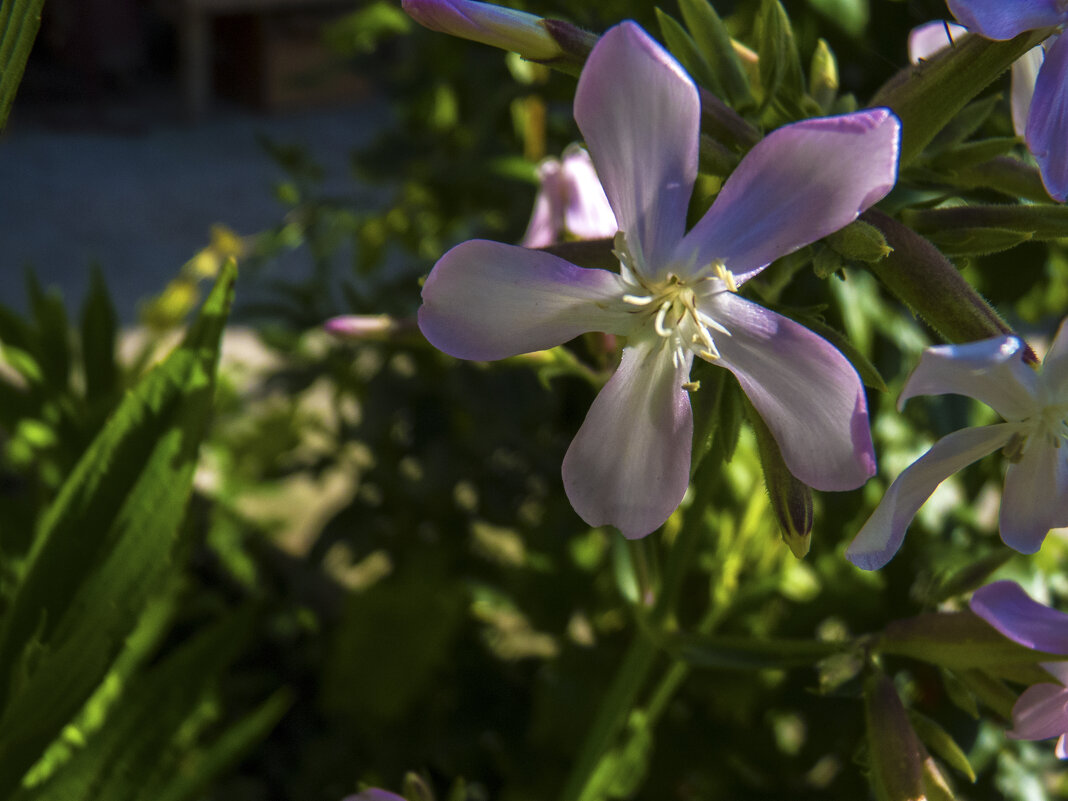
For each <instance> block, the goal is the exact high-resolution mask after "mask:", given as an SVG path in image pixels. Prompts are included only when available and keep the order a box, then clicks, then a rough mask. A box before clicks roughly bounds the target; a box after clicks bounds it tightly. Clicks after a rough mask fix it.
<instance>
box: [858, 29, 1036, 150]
mask: <svg viewBox="0 0 1068 801" xmlns="http://www.w3.org/2000/svg"><path fill="white" fill-rule="evenodd" d="M1053 32H1054V31H1053V30H1052V29H1049V28H1045V29H1042V30H1037V31H1030V32H1028V33H1024V34H1021V35H1020V36H1017V37H1016V38H1015V39H1011V40H1009V41H1007V42H995V41H991V40H989V39H984V38H983V37H981V36H977V35H975V34H970V35H968V36H964V37H962V38H961V39H960V40H959V41H958V42H957V43H956V46H955V47H947V48H945V49H944V50H942V51H941V52H939V53H936V54H935V55H934V56H932V57H931V58H930V59H927V60H925V61H924V62H923V63H922V64H919V65H917V66H913V67H907V68H906V69H905V70H903V71H901V72H900V73H898V74H897V75H895V76H894V77H893V78H891V79H890V80H889V81H888V82H887V83H886V84H885V85H884V86H883V87H882V88H881V89H880V90H879V91H878V92H876V94H875V96H874V97H873V98H872V100H871V103H870V104H869V105H871V106H889V107H890V108H891V109H893V111H894V113H896V114H897V116H898V118H900V120H901V156H900V164H901V166H902V167H906V166H908V165H909V164H911V163H912V162H913V161H914V160H915V159H916V158H917V157H918V156H919V155H920V153H922V152H923V150H924V148H926V147H927V145H928V144H929V143H930V142H931V140H933V139H934V137H935V136H936V135H937V134H938V132H939V131H941V130H942V129H943V128H945V127H946V126H947V125H948V124H949V123H950V121H951V120H952V119H953V118H954V117H956V116H957V114H958V113H959V112H960V110H961V109H962V108H964V106H965V105H966V104H967V103H968V102H969V101H970V100H971V99H972V98H973V97H975V96H976V95H978V94H979V93H980V92H981V91H983V89H984V88H986V86H988V85H989V84H990V82H991V81H993V80H994V79H995V78H997V77H998V76H999V75H1001V73H1003V72H1004V71H1005V70H1006V69H1008V68H1009V65H1011V64H1012V62H1014V61H1015V60H1016V59H1018V58H1019V57H1020V56H1022V55H1023V54H1024V53H1026V52H1027V51H1028V50H1030V49H1031V48H1032V47H1034V46H1036V45H1038V44H1039V43H1040V42H1042V41H1043V40H1044V39H1045V38H1046V37H1048V36H1049V35H1050V34H1051V33H1053Z"/></svg>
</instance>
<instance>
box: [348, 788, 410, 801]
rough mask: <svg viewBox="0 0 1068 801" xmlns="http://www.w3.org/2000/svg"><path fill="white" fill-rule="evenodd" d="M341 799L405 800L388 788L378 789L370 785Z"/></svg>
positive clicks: (362, 800) (351, 800)
mask: <svg viewBox="0 0 1068 801" xmlns="http://www.w3.org/2000/svg"><path fill="white" fill-rule="evenodd" d="M341 801H405V799H404V797H403V796H399V795H397V794H396V793H391V792H389V791H388V790H379V789H378V788H377V787H372V788H371V789H369V790H364V791H363V792H362V793H356V795H350V796H346V797H345V798H343V799H342V800H341Z"/></svg>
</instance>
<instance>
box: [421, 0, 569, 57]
mask: <svg viewBox="0 0 1068 801" xmlns="http://www.w3.org/2000/svg"><path fill="white" fill-rule="evenodd" d="M401 8H403V9H404V11H405V12H407V14H408V16H410V17H411V18H412V19H414V20H415V21H416V22H418V23H419V24H420V25H422V26H424V27H426V28H430V30H432V31H440V32H441V33H448V34H451V35H453V36H459V37H462V38H464V39H470V40H472V41H474V42H481V43H482V44H488V45H492V46H493V47H500V48H502V49H504V50H514V51H515V52H517V53H519V54H520V55H521V56H523V57H524V58H532V59H538V60H547V59H553V58H556V57H558V56H561V55H563V53H564V51H563V49H562V48H561V47H560V45H559V44H557V42H556V40H555V39H554V38H553V37H552V35H551V34H550V33H549V31H548V29H547V28H545V26H544V25H542V19H541V17H537V16H535V15H533V14H528V13H526V12H525V11H516V10H515V9H512V8H505V7H503V6H498V5H495V4H493V3H478V2H475V0H401Z"/></svg>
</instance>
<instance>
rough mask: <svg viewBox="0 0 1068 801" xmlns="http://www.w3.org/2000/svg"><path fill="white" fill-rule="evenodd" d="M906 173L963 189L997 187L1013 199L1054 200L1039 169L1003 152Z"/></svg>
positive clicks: (913, 169) (929, 181) (916, 178)
mask: <svg viewBox="0 0 1068 801" xmlns="http://www.w3.org/2000/svg"><path fill="white" fill-rule="evenodd" d="M902 177H903V178H905V179H906V180H909V181H915V182H925V183H932V184H941V185H944V186H950V187H956V188H960V189H993V190H995V191H997V192H1001V193H1002V194H1004V195H1008V196H1009V197H1010V198H1012V199H1013V200H1017V199H1019V200H1032V201H1035V202H1036V203H1050V196H1049V193H1048V192H1046V187H1045V186H1044V185H1043V184H1042V176H1041V175H1039V172H1038V170H1037V169H1035V168H1034V167H1031V166H1029V165H1027V164H1024V163H1023V162H1022V161H1020V160H1018V159H1015V158H1013V157H1012V156H999V157H998V158H995V159H991V160H990V161H986V162H983V163H981V164H974V165H971V166H966V167H962V168H960V169H956V170H941V171H938V170H930V169H927V168H915V167H914V168H910V169H909V170H907V171H906V172H905V173H904V175H903V176H902Z"/></svg>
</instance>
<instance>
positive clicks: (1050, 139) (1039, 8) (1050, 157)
mask: <svg viewBox="0 0 1068 801" xmlns="http://www.w3.org/2000/svg"><path fill="white" fill-rule="evenodd" d="M947 3H948V5H949V10H950V11H952V12H953V16H955V17H956V18H957V20H958V21H959V22H960V23H961V24H962V25H964V26H965V27H966V28H968V29H969V30H971V31H974V32H976V33H978V34H979V35H981V36H985V37H986V38H987V39H999V40H1000V39H1012V38H1014V37H1016V36H1019V35H1020V34H1021V33H1026V32H1027V31H1033V30H1038V29H1040V28H1051V27H1058V28H1061V29H1063V28H1064V26H1065V25H1068V2H1065V0H947ZM1017 64H1019V65H1020V66H1019V68H1018V69H1017V68H1014V70H1013V102H1012V106H1013V123H1014V124H1015V126H1016V132H1017V133H1018V134H1020V135H1021V136H1023V137H1024V139H1025V140H1026V142H1027V148H1028V150H1030V151H1031V154H1032V155H1033V156H1034V157H1035V161H1036V162H1038V168H1039V171H1040V172H1041V173H1042V182H1043V183H1044V184H1045V185H1046V191H1048V192H1049V194H1050V197H1052V198H1054V199H1055V200H1058V201H1060V202H1062V203H1063V202H1064V200H1065V198H1066V197H1068V38H1066V37H1065V36H1064V35H1063V34H1059V35H1056V36H1051V37H1050V38H1049V39H1047V40H1046V41H1045V42H1044V43H1043V45H1042V47H1040V48H1035V49H1034V50H1032V51H1030V52H1029V53H1027V54H1025V55H1024V56H1023V57H1022V58H1021V59H1020V60H1019V61H1018V62H1017ZM1025 120H1026V122H1024V121H1025ZM1021 126H1022V127H1021Z"/></svg>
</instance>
